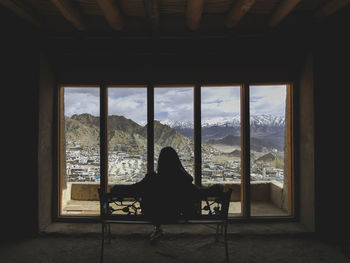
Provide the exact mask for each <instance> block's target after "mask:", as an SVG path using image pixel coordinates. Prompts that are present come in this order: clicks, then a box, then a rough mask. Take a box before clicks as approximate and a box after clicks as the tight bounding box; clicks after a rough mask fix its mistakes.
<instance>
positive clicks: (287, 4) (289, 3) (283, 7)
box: [268, 0, 301, 27]
mask: <svg viewBox="0 0 350 263" xmlns="http://www.w3.org/2000/svg"><path fill="white" fill-rule="evenodd" d="M300 1H301V0H283V1H282V2H281V3H280V4H279V5H278V7H277V9H276V10H275V11H274V12H273V13H272V15H271V17H270V20H269V22H268V26H269V27H275V26H277V25H278V24H279V23H280V22H281V21H282V20H283V19H284V18H285V17H286V16H287V15H288V14H289V13H290V12H291V11H292V10H293V9H294V7H296V5H297V4H298V3H299V2H300Z"/></svg>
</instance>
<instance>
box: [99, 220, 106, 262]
mask: <svg viewBox="0 0 350 263" xmlns="http://www.w3.org/2000/svg"><path fill="white" fill-rule="evenodd" d="M105 228H106V227H105V223H104V222H102V244H101V255H100V263H103V250H104V245H105Z"/></svg>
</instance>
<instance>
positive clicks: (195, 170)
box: [58, 84, 293, 218]
mask: <svg viewBox="0 0 350 263" xmlns="http://www.w3.org/2000/svg"><path fill="white" fill-rule="evenodd" d="M59 91H60V92H59V94H60V107H59V108H60V111H59V127H60V129H59V130H60V133H59V135H60V136H59V160H60V162H59V163H60V165H59V180H58V182H59V187H58V189H59V202H58V204H59V205H58V206H59V210H58V211H59V216H77V215H78V216H92V215H98V214H99V209H100V208H99V201H98V195H97V189H98V188H101V189H105V190H106V191H109V188H110V186H112V185H114V184H132V183H136V182H138V181H140V180H142V178H143V177H144V176H145V174H146V173H147V172H151V171H156V170H157V159H158V156H159V152H160V150H161V149H162V148H163V147H165V146H171V147H173V148H174V149H175V150H176V151H177V153H178V154H179V157H180V159H181V162H182V164H183V166H184V168H185V169H186V170H187V172H188V173H189V174H191V175H192V176H193V178H194V183H195V184H197V185H199V186H210V185H212V184H221V185H223V186H224V188H225V189H228V188H232V189H233V194H232V196H231V203H230V209H229V215H230V216H231V217H233V216H236V217H245V218H249V217H250V216H253V217H261V216H268V217H271V216H278V217H281V216H284V217H285V216H291V215H293V174H292V171H293V169H292V168H293V152H292V150H293V144H292V141H293V140H292V139H293V138H292V134H293V133H292V96H291V94H292V87H291V85H289V84H278V85H262V84H261V85H258V84H257V85H247V84H244V85H243V84H242V85H215V86H213V85H211V86H209V85H202V86H200V85H192V86H191V85H187V86H151V85H148V86H102V85H101V86H93V87H73V86H63V87H61V88H60V90H59Z"/></svg>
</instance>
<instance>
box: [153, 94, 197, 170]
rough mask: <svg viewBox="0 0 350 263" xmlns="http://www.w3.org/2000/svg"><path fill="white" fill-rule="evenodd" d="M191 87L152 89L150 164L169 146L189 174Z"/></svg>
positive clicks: (191, 130) (191, 164)
mask: <svg viewBox="0 0 350 263" xmlns="http://www.w3.org/2000/svg"><path fill="white" fill-rule="evenodd" d="M193 129H194V126H193V87H171V88H163V87H162V88H155V89H154V168H155V169H157V163H158V156H159V152H160V150H161V149H162V148H163V147H166V146H171V147H173V148H174V149H175V150H176V152H177V153H178V155H179V157H180V160H181V162H182V165H183V166H184V168H185V169H186V171H187V172H188V173H189V174H191V175H192V176H193V164H194V159H193V146H194V144H193Z"/></svg>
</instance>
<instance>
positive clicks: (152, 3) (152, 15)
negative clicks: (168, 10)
mask: <svg viewBox="0 0 350 263" xmlns="http://www.w3.org/2000/svg"><path fill="white" fill-rule="evenodd" d="M144 6H145V11H146V14H147V16H148V18H149V19H150V21H151V23H152V26H153V27H154V28H157V27H159V3H158V0H144Z"/></svg>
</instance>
